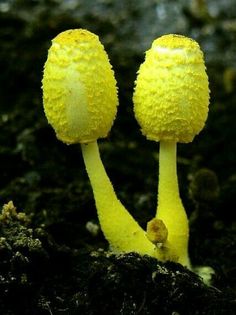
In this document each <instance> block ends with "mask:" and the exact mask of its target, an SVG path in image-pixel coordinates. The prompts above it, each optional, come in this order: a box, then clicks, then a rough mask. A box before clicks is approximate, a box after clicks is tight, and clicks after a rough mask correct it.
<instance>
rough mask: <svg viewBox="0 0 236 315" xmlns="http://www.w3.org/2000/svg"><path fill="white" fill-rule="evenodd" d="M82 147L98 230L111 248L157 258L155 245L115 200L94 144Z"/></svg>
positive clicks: (116, 199) (95, 143)
mask: <svg viewBox="0 0 236 315" xmlns="http://www.w3.org/2000/svg"><path fill="white" fill-rule="evenodd" d="M81 147H82V153H83V158H84V162H85V166H86V170H87V173H88V176H89V179H90V182H91V185H92V188H93V193H94V198H95V202H96V207H97V212H98V217H99V221H100V224H101V228H102V231H103V233H104V235H105V237H106V239H107V240H108V242H109V243H110V245H111V247H112V249H113V250H117V251H123V252H132V251H135V252H137V253H140V254H149V255H151V256H155V257H157V254H156V250H155V246H154V245H153V244H152V243H151V242H150V241H149V240H148V239H147V237H146V233H145V231H144V230H143V229H142V228H141V227H140V226H139V224H138V223H137V222H136V221H135V220H134V218H133V217H132V216H131V215H130V214H129V212H128V211H127V210H126V209H125V207H124V206H123V205H122V204H121V202H120V201H119V200H118V198H117V196H116V194H115V191H114V188H113V186H112V184H111V182H110V180H109V178H108V176H107V173H106V171H105V169H104V166H103V164H102V161H101V158H100V154H99V149H98V145H97V142H96V141H95V142H91V143H89V144H82V145H81Z"/></svg>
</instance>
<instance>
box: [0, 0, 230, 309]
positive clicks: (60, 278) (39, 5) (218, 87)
mask: <svg viewBox="0 0 236 315" xmlns="http://www.w3.org/2000/svg"><path fill="white" fill-rule="evenodd" d="M235 7H236V2H235V0H226V1H213V0H212V1H211V0H208V1H197V0H193V1H184V0H183V1H168V2H167V1H162V0H160V1H157V0H155V1H154V0H150V1H141V0H140V1H125V0H117V1H116V0H115V1H109V0H100V1H99V0H95V1H85V0H84V1H73V0H70V1H69V0H68V1H56V0H49V1H46V0H44V1H39V0H35V1H23V0H22V1H19V0H18V1H14V0H13V1H0V45H1V50H0V68H1V76H0V86H1V89H0V127H1V133H0V168H1V181H0V203H1V205H4V204H6V203H8V202H9V201H10V200H13V202H14V205H15V206H16V207H17V212H16V211H15V208H14V206H13V205H12V204H11V203H10V204H8V206H5V207H4V210H3V213H2V216H1V217H0V314H3V315H12V314H31V315H32V314H40V315H43V314H99V313H100V314H156V313H157V311H158V314H172V315H174V314H175V315H177V314H181V315H182V314H190V315H191V314H199V315H200V314H201V315H202V314H203V315H204V314H235V313H236V310H235V307H236V306H235V303H236V302H235V300H236V285H235V279H236V263H235V262H236V219H235V218H236V217H235V209H236V201H235V191H236V156H235V154H236V141H235V139H236V128H235V117H236V105H235V104H236V91H235V86H236V59H235V54H236V41H235V38H236V11H235V10H234V9H233V8H235ZM80 27H82V28H87V29H89V30H90V31H92V32H95V33H96V34H98V35H99V36H100V39H101V41H102V42H103V44H104V46H105V48H106V50H107V52H108V54H109V56H110V60H111V63H112V65H113V67H114V70H115V73H116V78H117V81H118V86H119V100H120V106H119V111H118V116H117V119H116V121H115V124H114V126H113V128H112V131H111V134H110V136H109V139H107V140H104V141H101V142H100V149H101V155H102V159H103V161H104V165H105V167H106V169H107V171H108V173H109V176H110V178H111V180H112V182H113V184H114V187H115V189H116V191H117V194H118V196H119V198H120V199H121V200H122V202H123V203H124V204H125V205H126V206H127V208H128V209H129V211H130V212H131V213H132V214H133V216H134V217H135V218H136V219H137V220H138V222H139V223H140V224H141V225H142V226H143V227H145V225H146V222H147V221H148V220H150V219H151V218H152V217H153V216H154V212H155V206H156V190H157V181H158V178H157V167H158V144H156V143H153V142H150V141H147V140H146V139H145V138H144V137H142V135H141V133H140V131H139V126H138V125H137V123H136V121H135V119H134V115H133V109H132V93H133V85H134V80H135V77H136V71H137V69H138V67H139V65H140V63H141V62H142V61H143V59H144V51H145V50H146V49H148V48H149V47H150V45H151V42H152V41H153V39H154V38H155V37H158V36H160V35H162V34H166V33H179V34H184V35H187V36H190V37H192V38H194V39H196V40H197V41H198V42H199V43H200V45H201V47H202V49H203V51H204V53H205V58H206V65H207V69H208V75H209V81H210V89H211V105H210V111H209V117H208V121H207V124H206V127H205V129H204V130H203V131H202V132H201V134H200V135H199V136H197V137H196V139H195V140H194V142H193V143H190V144H185V145H179V147H178V174H179V183H180V191H181V196H182V199H183V202H184V205H185V208H186V210H187V212H188V215H189V217H190V223H191V238H190V256H191V260H192V263H193V265H208V266H211V267H212V268H213V269H214V270H215V275H214V277H213V282H212V287H206V286H205V285H204V284H203V283H202V282H201V281H200V280H199V279H198V278H197V277H196V276H195V275H194V274H192V273H190V272H188V271H186V270H184V269H183V268H182V267H181V266H180V265H177V264H173V263H168V264H164V265H163V264H160V265H159V264H158V266H157V265H156V261H154V260H153V259H151V258H148V257H144V258H140V257H138V256H137V255H134V254H133V255H132V254H130V255H127V256H126V255H125V256H119V257H117V258H116V257H114V256H112V255H108V254H107V253H106V252H102V251H98V252H97V251H96V250H98V249H99V248H103V249H105V250H106V249H108V245H107V242H106V241H105V240H104V238H103V236H102V233H101V231H100V230H98V233H97V234H96V235H93V234H92V233H91V232H89V231H88V229H87V228H86V225H87V223H88V222H92V223H94V224H98V220H97V215H96V209H95V206H94V200H93V196H92V191H91V188H90V184H89V182H88V178H87V175H86V173H85V169H84V165H83V162H82V157H81V152H80V147H79V146H78V145H73V146H66V145H64V144H63V143H60V142H59V141H58V140H57V139H56V137H55V135H54V131H53V130H52V128H51V127H50V126H49V125H48V123H47V121H46V119H45V116H44V112H43V107H42V96H41V94H42V93H41V78H42V69H43V64H44V62H45V60H46V57H47V49H48V47H49V46H50V40H51V39H52V38H53V37H54V36H55V35H57V34H58V33H59V32H61V31H63V30H66V29H69V28H80ZM19 212H24V213H25V214H19ZM17 213H18V214H17ZM90 253H92V254H90Z"/></svg>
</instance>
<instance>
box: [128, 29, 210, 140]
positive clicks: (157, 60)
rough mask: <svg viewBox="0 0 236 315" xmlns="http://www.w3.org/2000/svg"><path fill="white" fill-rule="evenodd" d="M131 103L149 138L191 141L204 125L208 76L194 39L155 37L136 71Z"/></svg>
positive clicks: (172, 36) (207, 100) (206, 112)
mask: <svg viewBox="0 0 236 315" xmlns="http://www.w3.org/2000/svg"><path fill="white" fill-rule="evenodd" d="M133 102H134V112H135V117H136V119H137V120H138V122H139V124H140V126H141V131H142V133H143V134H144V135H145V136H146V137H147V138H148V139H150V140H155V141H160V140H166V141H176V142H191V141H192V140H193V138H194V136H195V135H197V134H198V133H199V132H200V131H201V130H202V128H203V127H204V124H205V121H206V118H207V114H208V105H209V87H208V77H207V74H206V68H205V64H204V60H203V53H202V51H201V50H200V47H199V45H198V44H197V42H195V41H194V40H192V39H190V38H187V37H184V36H181V35H173V34H171V35H164V36H162V37H160V38H158V39H156V40H154V42H153V44H152V47H151V49H149V50H148V51H147V52H146V58H145V61H144V63H143V64H142V65H141V66H140V69H139V71H138V77H137V80H136V87H135V91H134V96H133Z"/></svg>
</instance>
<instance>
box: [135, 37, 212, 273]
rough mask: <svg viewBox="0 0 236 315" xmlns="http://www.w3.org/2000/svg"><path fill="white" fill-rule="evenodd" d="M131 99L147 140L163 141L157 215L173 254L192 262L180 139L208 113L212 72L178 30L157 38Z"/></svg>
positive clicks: (190, 133) (185, 139)
mask: <svg viewBox="0 0 236 315" xmlns="http://www.w3.org/2000/svg"><path fill="white" fill-rule="evenodd" d="M133 101H134V112H135V117H136V119H137V120H138V122H139V124H140V126H141V131H142V133H143V134H144V135H145V136H146V137H147V139H150V140H155V141H160V154H159V185H158V206H157V215H156V217H157V219H160V220H162V221H163V222H164V224H165V226H166V228H167V230H168V237H167V241H166V242H167V243H168V251H169V255H170V256H171V255H173V257H177V258H176V259H177V260H178V261H179V262H180V263H182V264H183V265H185V266H188V267H190V262H189V258H188V237H189V227H188V219H187V216H186V213H185V210H184V207H183V205H182V202H181V199H180V196H179V188H178V179H177V171H176V142H191V141H192V140H193V138H194V137H195V135H197V134H198V133H199V132H200V131H201V130H202V128H203V127H204V124H205V121H206V118H207V114H208V105H209V88H208V77H207V74H206V71H205V64H204V60H203V53H202V51H201V50H200V47H199V45H198V44H197V43H196V42H195V41H194V40H192V39H190V38H187V37H184V36H181V35H174V34H171V35H164V36H162V37H160V38H158V39H156V40H154V42H153V44H152V47H151V49H149V50H148V51H147V53H146V58H145V61H144V63H143V64H142V65H141V66H140V69H139V71H138V77H137V80H136V87H135V91H134V96H133Z"/></svg>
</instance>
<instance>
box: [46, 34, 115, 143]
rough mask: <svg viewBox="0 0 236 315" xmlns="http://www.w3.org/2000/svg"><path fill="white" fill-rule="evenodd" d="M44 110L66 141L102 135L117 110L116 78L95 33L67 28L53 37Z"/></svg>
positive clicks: (96, 137) (84, 140) (82, 141)
mask: <svg viewBox="0 0 236 315" xmlns="http://www.w3.org/2000/svg"><path fill="white" fill-rule="evenodd" d="M42 88H43V104H44V111H45V114H46V117H47V119H48V122H49V123H50V124H51V125H52V127H53V128H54V130H55V132H56V136H57V138H58V139H60V140H62V141H63V142H65V143H67V144H71V143H78V142H79V143H88V142H92V141H95V140H97V139H98V138H104V137H106V136H107V134H108V132H109V131H110V129H111V126H112V124H113V121H114V119H115V116H116V112H117V105H118V98H117V88H116V80H115V77H114V72H113V70H112V67H111V64H110V62H109V59H108V56H107V54H106V52H105V50H104V47H103V45H102V44H101V42H100V41H99V38H98V36H96V35H95V34H93V33H91V32H89V31H87V30H84V29H75V30H67V31H65V32H62V33H60V34H59V35H57V36H56V37H55V38H54V39H53V40H52V46H51V47H50V49H49V52H48V58H47V61H46V63H45V66H44V74H43V80H42Z"/></svg>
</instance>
